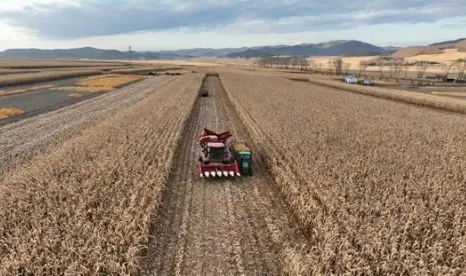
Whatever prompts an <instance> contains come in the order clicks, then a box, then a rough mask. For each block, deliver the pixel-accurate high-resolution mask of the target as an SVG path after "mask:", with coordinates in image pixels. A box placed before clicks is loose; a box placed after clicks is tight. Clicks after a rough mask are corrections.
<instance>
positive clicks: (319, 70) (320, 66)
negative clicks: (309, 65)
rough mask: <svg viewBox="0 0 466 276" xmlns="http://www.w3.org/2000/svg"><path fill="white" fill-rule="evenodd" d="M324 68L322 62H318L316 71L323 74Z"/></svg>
mask: <svg viewBox="0 0 466 276" xmlns="http://www.w3.org/2000/svg"><path fill="white" fill-rule="evenodd" d="M322 66H323V64H322V62H316V71H317V72H318V73H322Z"/></svg>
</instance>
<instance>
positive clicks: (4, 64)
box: [0, 59, 126, 69]
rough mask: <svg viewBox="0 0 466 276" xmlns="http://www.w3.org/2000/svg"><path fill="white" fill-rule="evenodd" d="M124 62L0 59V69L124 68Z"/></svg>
mask: <svg viewBox="0 0 466 276" xmlns="http://www.w3.org/2000/svg"><path fill="white" fill-rule="evenodd" d="M125 65H126V63H124V62H113V61H78V60H45V59H42V60H41V59H0V68H4V69H45V68H48V69H57V68H76V67H83V68H84V67H103V66H107V67H108V66H112V67H115V66H125Z"/></svg>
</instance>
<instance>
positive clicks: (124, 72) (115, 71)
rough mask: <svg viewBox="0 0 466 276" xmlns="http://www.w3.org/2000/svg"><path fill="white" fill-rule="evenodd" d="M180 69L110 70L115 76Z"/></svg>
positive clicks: (142, 68)
mask: <svg viewBox="0 0 466 276" xmlns="http://www.w3.org/2000/svg"><path fill="white" fill-rule="evenodd" d="M178 69H182V68H181V67H156V68H154V67H135V68H122V69H114V70H111V71H110V72H111V73H115V74H138V73H148V72H152V71H153V72H162V71H165V70H178Z"/></svg>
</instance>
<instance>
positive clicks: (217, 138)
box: [198, 128, 232, 147]
mask: <svg viewBox="0 0 466 276" xmlns="http://www.w3.org/2000/svg"><path fill="white" fill-rule="evenodd" d="M231 136H232V135H231V133H230V132H229V131H225V132H222V133H220V134H219V133H216V132H214V131H212V130H210V129H207V128H204V132H202V134H201V137H199V140H198V143H199V145H200V146H201V147H205V146H206V144H207V143H209V142H220V143H223V144H226V142H227V140H228V139H229V138H230V137H231Z"/></svg>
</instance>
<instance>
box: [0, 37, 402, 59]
mask: <svg viewBox="0 0 466 276" xmlns="http://www.w3.org/2000/svg"><path fill="white" fill-rule="evenodd" d="M391 52H393V50H392V49H385V48H382V47H378V46H375V45H372V44H368V43H365V42H361V41H357V40H335V41H329V42H324V43H317V44H299V45H278V46H262V47H251V48H247V47H242V48H220V49H212V48H194V49H182V50H174V51H153V52H136V51H134V52H132V53H131V57H132V59H166V58H169V59H172V58H189V57H204V56H212V57H244V58H250V57H259V56H270V55H293V56H335V55H350V56H354V55H369V54H370V55H377V54H389V53H391ZM0 58H18V59H19V58H22V59H107V60H116V59H118V60H125V59H128V52H123V51H118V50H104V49H96V48H92V47H84V48H76V49H55V50H41V49H9V50H6V51H3V52H0Z"/></svg>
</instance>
